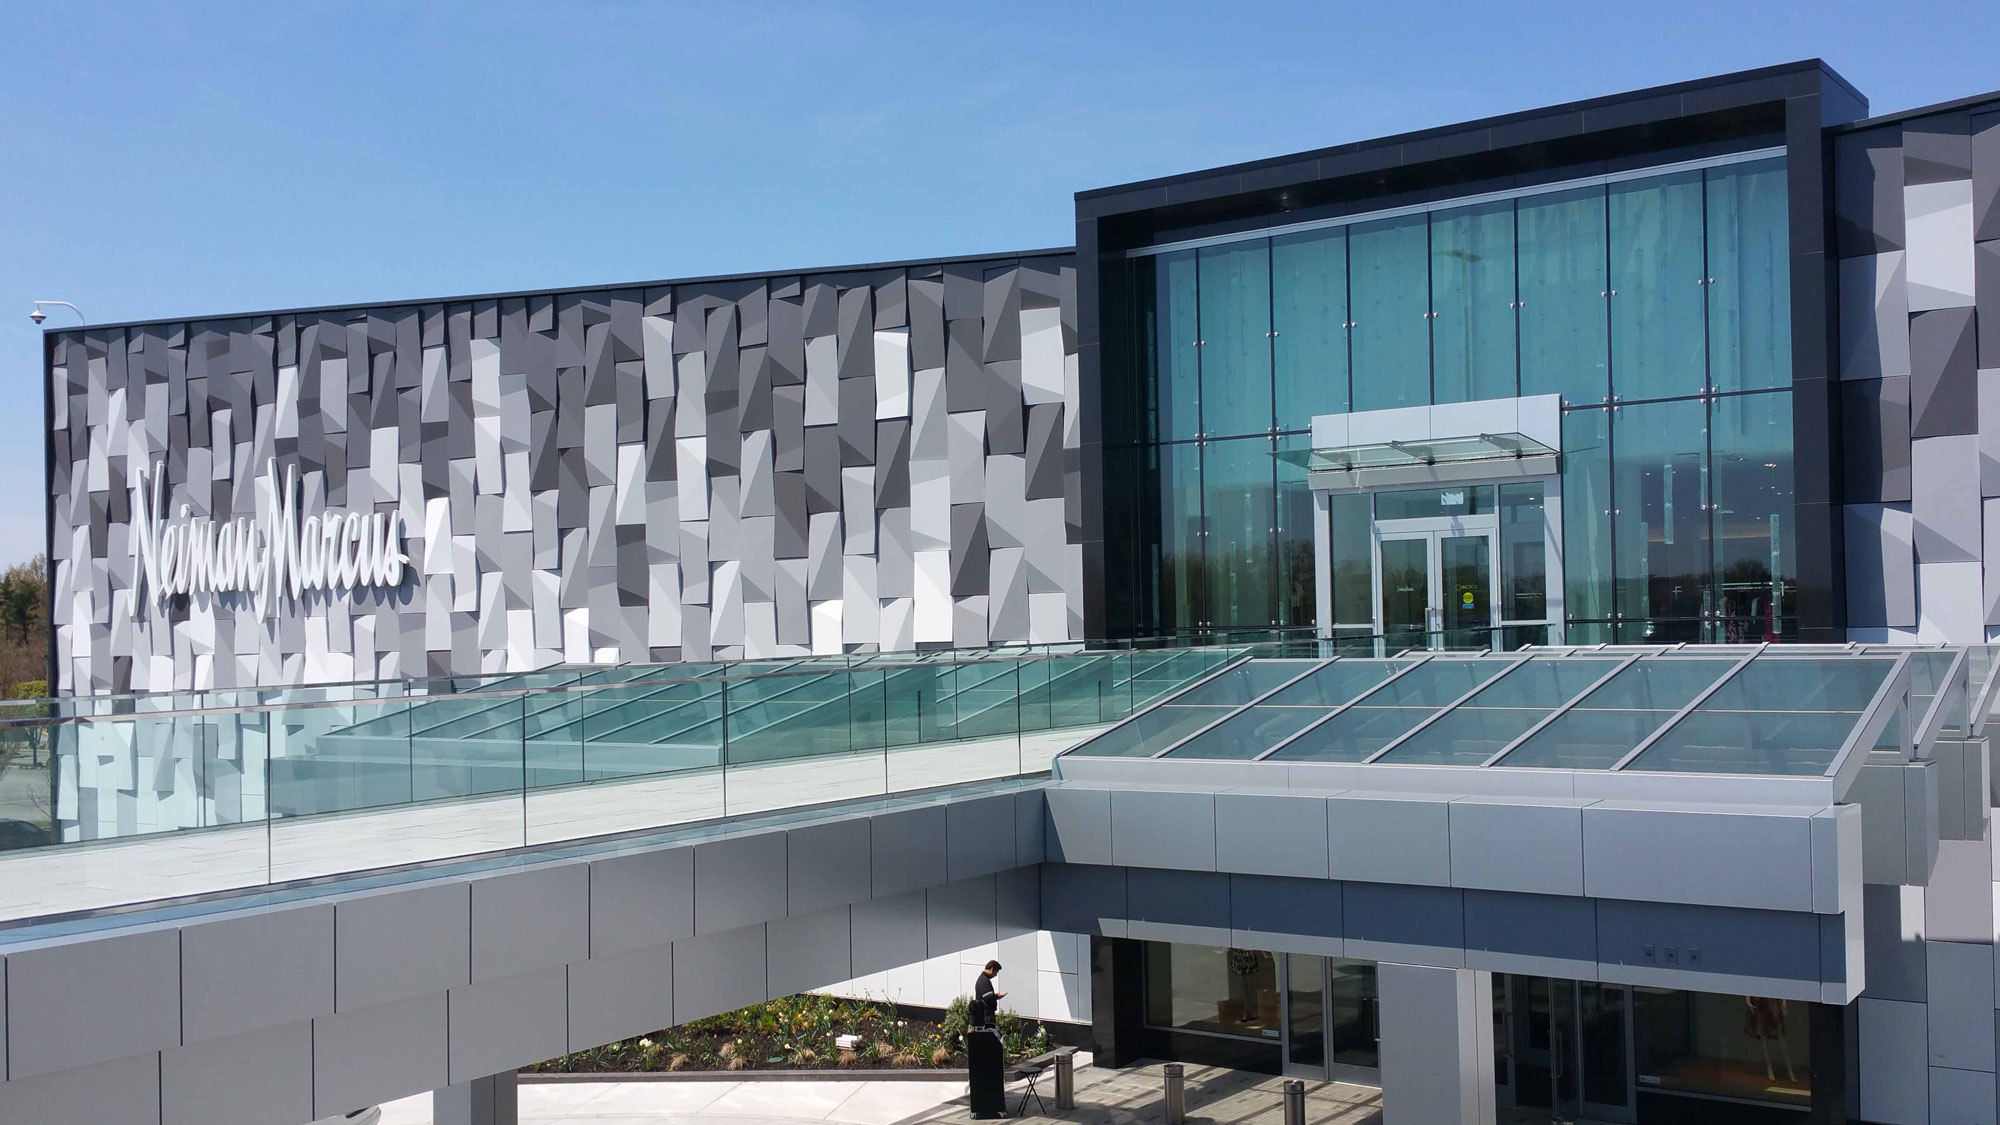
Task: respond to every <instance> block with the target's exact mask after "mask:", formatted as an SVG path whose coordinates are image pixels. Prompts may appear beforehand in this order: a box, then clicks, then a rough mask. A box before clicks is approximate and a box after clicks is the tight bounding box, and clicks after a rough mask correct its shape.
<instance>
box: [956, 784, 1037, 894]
mask: <svg viewBox="0 0 2000 1125" xmlns="http://www.w3.org/2000/svg"><path fill="white" fill-rule="evenodd" d="M1014 802H1015V795H1014V794H1012V793H999V794H995V795H993V796H990V797H981V798H978V799H977V800H971V801H953V802H952V803H951V804H949V805H946V806H945V835H946V839H947V844H946V858H945V874H946V877H947V878H950V879H953V880H957V879H969V878H972V877H974V876H977V875H990V874H992V873H994V872H996V871H1005V870H1007V869H1008V868H1011V867H1013V866H1014V865H1015V862H1016V861H1015V847H1014V823H1015V820H1016V817H1015V814H1014ZM1036 802H1037V803H1039V798H1037V799H1036Z"/></svg>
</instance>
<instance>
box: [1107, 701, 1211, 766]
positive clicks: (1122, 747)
mask: <svg viewBox="0 0 2000 1125" xmlns="http://www.w3.org/2000/svg"><path fill="white" fill-rule="evenodd" d="M1227 713H1228V712H1227V710H1225V709H1223V708H1216V707H1175V706H1172V705H1163V706H1160V707H1155V708H1153V709H1152V710H1150V711H1141V712H1139V713H1138V714H1137V715H1134V716H1132V717H1131V718H1130V719H1127V720H1126V721H1125V722H1122V723H1120V724H1118V725H1117V726H1115V727H1112V728H1111V729H1110V730H1108V731H1105V732H1104V733H1103V734H1100V735H1098V736H1097V737H1096V738H1093V739H1091V740H1090V741H1089V742H1086V743H1084V744H1083V745H1081V746H1078V747H1077V748H1075V749H1074V750H1070V751H1068V753H1071V754H1075V755H1078V756H1079V757H1086V758H1150V757H1152V756H1153V755H1155V754H1157V753H1159V752H1160V751H1162V750H1165V749H1166V748H1167V747H1169V746H1172V745H1173V744H1174V743H1176V742H1179V741H1180V740H1181V739H1183V738H1186V737H1187V736H1188V735H1191V734H1193V733H1194V732H1195V731H1198V730H1200V729H1201V728H1203V727H1205V726H1207V725H1208V724H1210V723H1212V722H1214V721H1215V720H1216V719H1218V718H1220V717H1221V716H1223V715H1225V714H1227Z"/></svg>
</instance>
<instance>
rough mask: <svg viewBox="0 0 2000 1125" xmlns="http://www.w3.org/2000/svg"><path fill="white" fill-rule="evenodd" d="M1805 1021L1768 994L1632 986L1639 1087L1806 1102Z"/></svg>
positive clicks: (1808, 1054) (1808, 1050) (1800, 1011)
mask: <svg viewBox="0 0 2000 1125" xmlns="http://www.w3.org/2000/svg"><path fill="white" fill-rule="evenodd" d="M1809 1023H1810V1021H1809V1020H1808V1019H1807V1018H1806V1012H1805V1010H1804V1008H1803V1007H1800V1008H1793V1007H1792V1006H1791V1005H1790V1004H1789V1003H1788V1002H1787V1001H1784V1000H1778V999H1773V998H1770V997H1764V996H1740V995H1739V996H1726V995H1721V994H1718V993H1709V992H1678V991H1669V990H1667V989H1664V988H1634V989H1633V990H1632V1038H1633V1056H1634V1060H1635V1063H1636V1065H1637V1068H1638V1081H1639V1085H1640V1086H1641V1087H1642V1088H1653V1089H1660V1090H1679V1091H1685V1092H1687V1093H1693V1094H1708V1095H1712V1096H1716V1097H1722V1098H1728V1099H1731V1100H1736V1101H1752V1102H1770V1103H1776V1104H1779V1105H1788V1106H1801V1107H1803V1106H1808V1105H1811V1104H1812V1038H1811V1034H1810V1028H1809ZM1587 1080H1588V1079H1587V1078H1586V1081H1587Z"/></svg>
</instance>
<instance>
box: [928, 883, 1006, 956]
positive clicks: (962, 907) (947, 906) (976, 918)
mask: <svg viewBox="0 0 2000 1125" xmlns="http://www.w3.org/2000/svg"><path fill="white" fill-rule="evenodd" d="M924 930H925V934H926V940H927V944H928V947H929V955H930V956H932V957H937V956H941V955H943V954H946V953H956V952H958V951H960V950H964V949H972V948H974V947H976V946H981V945H990V944H992V943H993V942H996V941H998V940H1000V927H999V918H998V914H997V904H996V901H995V899H994V885H993V877H992V876H990V875H987V876H983V877H981V878H977V879H968V880H966V881H964V882H960V883H946V884H943V885H942V886H936V887H932V888H930V889H929V890H927V891H925V892H924Z"/></svg>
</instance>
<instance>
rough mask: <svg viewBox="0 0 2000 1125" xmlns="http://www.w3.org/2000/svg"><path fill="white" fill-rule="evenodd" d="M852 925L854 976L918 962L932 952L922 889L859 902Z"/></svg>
mask: <svg viewBox="0 0 2000 1125" xmlns="http://www.w3.org/2000/svg"><path fill="white" fill-rule="evenodd" d="M850 925H851V927H852V933H853V939H854V975H855V976H864V975H866V974H868V973H880V972H886V971H887V970H889V969H894V968H898V967H900V966H903V965H912V964H916V963H918V962H920V961H922V960H923V959H924V958H925V957H928V956H929V955H930V954H929V953H928V952H927V950H928V948H929V928H928V927H927V926H926V925H925V922H924V892H922V891H909V892H907V893H904V894H900V895H894V896H891V897H887V898H876V899H871V900H869V901H867V902H857V903H855V904H854V908H853V914H852V920H851V922H850Z"/></svg>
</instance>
